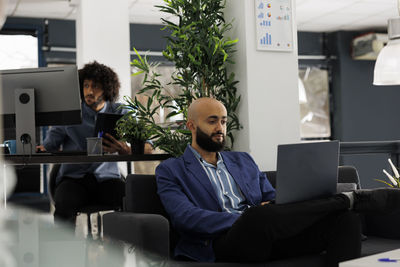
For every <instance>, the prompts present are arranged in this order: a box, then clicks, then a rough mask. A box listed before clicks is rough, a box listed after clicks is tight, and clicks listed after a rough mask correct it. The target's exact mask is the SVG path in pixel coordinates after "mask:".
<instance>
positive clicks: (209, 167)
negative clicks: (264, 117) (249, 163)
mask: <svg viewBox="0 0 400 267" xmlns="http://www.w3.org/2000/svg"><path fill="white" fill-rule="evenodd" d="M189 148H190V149H191V151H192V152H193V154H194V155H195V156H196V158H197V159H198V160H199V162H200V164H201V166H202V167H203V169H204V171H205V172H206V173H207V176H208V179H210V182H211V185H212V186H213V188H214V191H215V193H216V195H217V198H218V201H219V203H220V205H221V208H222V210H223V211H227V212H230V213H242V212H243V211H244V210H245V209H247V208H248V207H250V206H249V205H247V204H246V203H245V201H246V198H245V197H244V196H243V193H242V192H241V191H240V188H239V187H238V186H237V184H236V182H235V180H234V179H233V177H232V175H231V174H230V173H229V171H228V170H227V168H226V166H225V163H224V160H223V159H222V157H221V154H220V153H217V155H218V161H217V166H214V165H213V164H210V163H208V162H207V161H205V160H204V159H203V158H202V157H201V156H200V154H199V152H197V151H196V150H195V149H194V148H193V147H192V146H191V145H189Z"/></svg>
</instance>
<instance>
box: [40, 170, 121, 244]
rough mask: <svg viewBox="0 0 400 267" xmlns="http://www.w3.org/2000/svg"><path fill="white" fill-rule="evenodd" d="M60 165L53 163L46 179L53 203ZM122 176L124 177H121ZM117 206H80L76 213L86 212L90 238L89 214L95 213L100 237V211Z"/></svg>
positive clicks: (53, 202) (90, 222)
mask: <svg viewBox="0 0 400 267" xmlns="http://www.w3.org/2000/svg"><path fill="white" fill-rule="evenodd" d="M60 167H61V164H54V165H53V167H52V168H51V171H50V175H49V179H48V189H49V197H50V200H51V203H52V204H53V205H54V204H55V200H54V196H55V191H56V178H57V174H58V171H59V169H60ZM122 178H124V177H122ZM118 209H119V207H115V206H107V205H88V206H85V207H82V208H81V209H80V210H79V211H78V214H77V215H79V214H86V216H87V227H88V235H89V234H90V235H91V236H92V239H95V234H94V233H93V232H92V220H91V215H92V214H94V213H96V222H97V227H98V234H99V237H101V234H102V230H103V229H102V218H101V215H100V212H102V211H115V210H118Z"/></svg>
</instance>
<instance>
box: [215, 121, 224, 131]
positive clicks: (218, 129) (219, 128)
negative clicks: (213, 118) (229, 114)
mask: <svg viewBox="0 0 400 267" xmlns="http://www.w3.org/2000/svg"><path fill="white" fill-rule="evenodd" d="M223 128H224V126H223V125H222V122H220V121H219V122H218V123H217V125H216V130H217V131H220V132H222V129H223Z"/></svg>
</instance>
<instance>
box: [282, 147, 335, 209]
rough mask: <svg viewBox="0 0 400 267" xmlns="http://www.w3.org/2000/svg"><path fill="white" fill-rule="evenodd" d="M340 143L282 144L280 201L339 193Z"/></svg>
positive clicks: (285, 201)
mask: <svg viewBox="0 0 400 267" xmlns="http://www.w3.org/2000/svg"><path fill="white" fill-rule="evenodd" d="M338 166H339V142H338V141H331V142H312V143H301V144H288V145H279V146H278V161H277V173H276V200H275V202H276V203H277V204H284V203H292V202H299V201H305V200H311V199H318V198H323V197H328V196H332V195H334V194H335V193H336V185H337V176H338Z"/></svg>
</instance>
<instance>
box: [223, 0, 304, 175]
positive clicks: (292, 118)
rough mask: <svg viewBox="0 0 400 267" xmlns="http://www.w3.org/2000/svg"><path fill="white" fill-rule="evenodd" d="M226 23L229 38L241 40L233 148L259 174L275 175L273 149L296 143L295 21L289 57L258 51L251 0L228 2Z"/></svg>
mask: <svg viewBox="0 0 400 267" xmlns="http://www.w3.org/2000/svg"><path fill="white" fill-rule="evenodd" d="M292 7H293V9H295V1H293V0H292ZM293 14H295V10H294V11H293ZM225 18H226V21H227V22H228V21H231V20H232V19H234V21H233V29H232V30H231V32H230V35H231V37H232V38H233V39H234V38H238V39H239V42H238V44H237V52H236V54H235V57H234V61H235V63H236V64H235V65H233V66H232V67H231V70H232V71H233V72H235V75H236V79H237V80H239V84H238V91H239V94H241V97H242V98H241V104H240V106H239V118H240V122H241V124H242V125H243V127H244V128H243V129H242V130H241V131H239V132H238V135H237V137H236V140H235V147H234V149H235V150H237V151H246V152H249V153H250V154H251V155H252V156H253V157H254V159H255V161H256V162H257V164H258V165H259V167H260V169H261V170H275V169H276V152H277V150H276V148H277V145H278V144H283V143H296V142H300V114H299V111H300V110H299V100H298V87H297V86H298V78H297V77H298V64H297V60H298V55H297V28H296V25H295V21H296V20H295V17H294V16H292V18H293V20H292V25H293V26H292V27H293V38H294V49H293V52H270V51H257V50H256V41H255V40H256V26H255V8H254V0H246V1H237V0H227V3H226V9H225Z"/></svg>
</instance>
